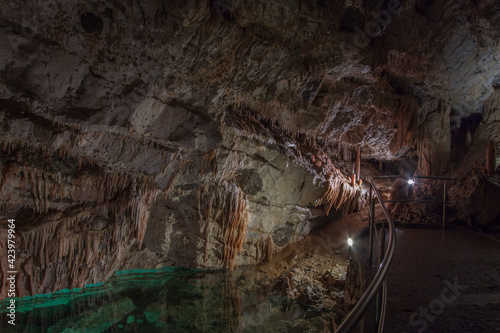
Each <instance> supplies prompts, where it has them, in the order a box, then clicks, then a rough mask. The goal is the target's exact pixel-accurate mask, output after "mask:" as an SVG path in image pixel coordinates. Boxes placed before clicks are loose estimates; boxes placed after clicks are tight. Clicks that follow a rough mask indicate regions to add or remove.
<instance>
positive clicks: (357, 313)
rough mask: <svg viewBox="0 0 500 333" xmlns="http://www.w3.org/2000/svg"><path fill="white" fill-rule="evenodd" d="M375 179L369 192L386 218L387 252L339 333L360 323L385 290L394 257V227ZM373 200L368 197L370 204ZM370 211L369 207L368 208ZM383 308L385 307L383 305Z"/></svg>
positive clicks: (338, 330) (341, 325) (347, 330)
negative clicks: (381, 287) (373, 302)
mask: <svg viewBox="0 0 500 333" xmlns="http://www.w3.org/2000/svg"><path fill="white" fill-rule="evenodd" d="M374 179H375V178H372V179H371V180H370V192H371V191H372V189H373V190H374V191H375V195H376V197H377V199H378V201H379V202H380V205H381V207H382V211H383V212H384V215H385V217H386V218H387V222H388V224H389V243H388V244H387V250H386V252H385V255H384V259H383V260H382V262H381V263H380V266H379V269H378V271H377V273H376V274H375V277H374V278H373V280H372V282H371V283H370V285H369V286H368V288H366V291H365V293H364V294H363V296H361V298H360V299H359V301H358V303H357V304H356V306H355V307H354V308H353V309H352V310H351V312H349V314H348V315H347V317H346V318H345V319H344V321H343V322H342V323H341V324H340V326H339V327H338V329H337V331H336V332H339V333H344V332H346V333H347V332H351V330H352V329H353V328H354V327H355V326H356V325H357V324H358V322H359V321H360V319H361V317H362V316H363V315H364V313H365V312H366V309H367V308H368V305H369V304H370V303H371V301H372V300H373V298H374V297H375V296H376V295H377V292H378V291H379V289H380V286H381V285H382V284H384V290H386V284H385V283H383V282H384V280H385V276H386V274H387V271H388V270H389V265H390V264H391V261H392V257H393V255H394V250H395V249H396V232H395V230H396V227H395V226H394V221H393V219H392V216H391V214H390V213H389V210H388V209H387V207H386V206H385V204H384V200H383V199H382V196H381V194H380V191H379V189H378V188H377V187H376V186H375V184H374V182H373V180H374ZM372 200H373V199H372V198H371V196H370V202H371V201H372ZM370 209H371V207H370ZM384 308H385V305H384ZM381 324H382V327H380V326H379V332H381V329H383V320H381Z"/></svg>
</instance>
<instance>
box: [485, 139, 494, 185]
mask: <svg viewBox="0 0 500 333" xmlns="http://www.w3.org/2000/svg"><path fill="white" fill-rule="evenodd" d="M495 154H496V153H495V144H494V143H493V140H490V142H489V144H488V148H487V149H486V170H487V172H488V174H489V175H490V176H494V175H495Z"/></svg>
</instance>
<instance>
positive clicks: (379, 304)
mask: <svg viewBox="0 0 500 333" xmlns="http://www.w3.org/2000/svg"><path fill="white" fill-rule="evenodd" d="M384 257H385V223H383V224H382V229H380V241H379V252H378V258H379V259H378V264H379V266H380V264H381V263H382V261H384ZM382 306H383V304H382V290H381V289H379V290H378V292H377V305H376V307H375V324H376V325H377V326H378V325H379V323H380V320H381V318H380V315H381V312H382Z"/></svg>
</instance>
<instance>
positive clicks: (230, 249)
mask: <svg viewBox="0 0 500 333" xmlns="http://www.w3.org/2000/svg"><path fill="white" fill-rule="evenodd" d="M198 195H199V204H198V207H199V210H200V224H203V223H206V224H208V223H210V222H211V221H212V222H216V223H217V224H219V225H220V227H221V235H220V237H221V240H222V243H223V244H224V248H223V253H222V258H221V259H222V260H223V262H224V263H225V264H226V265H227V267H228V268H229V269H230V270H232V269H233V267H234V260H235V258H236V256H237V255H238V253H239V252H240V251H241V248H242V246H243V242H244V240H245V237H246V230H247V226H248V212H247V199H246V195H245V194H244V193H243V192H242V191H241V190H240V189H239V188H238V187H237V186H236V185H235V184H232V183H227V182H225V181H221V182H219V183H217V184H215V183H210V184H205V186H204V187H203V189H202V190H200V191H199V192H198ZM207 228H208V227H207Z"/></svg>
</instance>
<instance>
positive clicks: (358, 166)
mask: <svg viewBox="0 0 500 333" xmlns="http://www.w3.org/2000/svg"><path fill="white" fill-rule="evenodd" d="M355 173H356V180H360V179H361V147H359V146H358V149H357V151H356V171H355Z"/></svg>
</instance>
